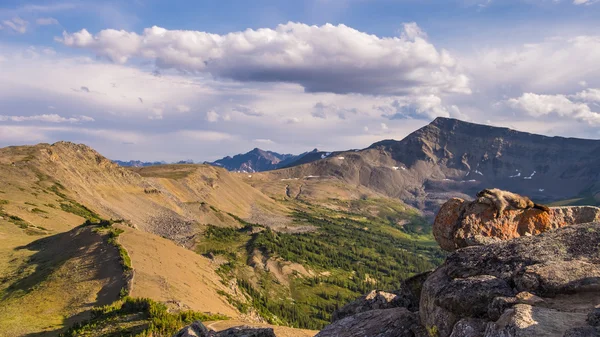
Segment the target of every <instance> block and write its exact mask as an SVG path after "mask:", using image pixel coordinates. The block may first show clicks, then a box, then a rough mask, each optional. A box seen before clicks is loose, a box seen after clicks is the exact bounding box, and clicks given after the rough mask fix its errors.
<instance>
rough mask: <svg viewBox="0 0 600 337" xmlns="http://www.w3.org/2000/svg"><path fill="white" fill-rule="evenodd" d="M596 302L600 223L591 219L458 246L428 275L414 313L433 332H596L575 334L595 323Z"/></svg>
mask: <svg viewBox="0 0 600 337" xmlns="http://www.w3.org/2000/svg"><path fill="white" fill-rule="evenodd" d="M599 304H600V224H599V223H590V224H581V225H573V226H568V227H564V228H560V229H558V230H555V231H550V232H547V233H544V234H541V235H538V236H529V237H521V238H519V239H516V240H511V241H503V242H498V243H494V244H490V245H486V246H475V247H468V248H464V249H460V250H457V251H456V252H454V253H452V254H451V255H450V256H448V258H447V259H446V262H445V263H444V264H443V265H442V266H441V267H439V268H438V269H437V270H436V271H434V272H433V273H432V274H431V275H430V276H429V277H428V278H427V281H426V282H425V284H424V285H423V290H422V293H421V301H420V308H419V314H420V318H421V324H423V325H424V326H425V328H426V329H427V330H428V331H430V332H431V333H432V334H433V335H435V336H438V337H447V336H451V335H452V336H462V335H463V334H462V332H458V330H460V331H470V336H480V337H511V336H515V337H517V336H550V337H552V336H556V337H563V336H567V333H568V334H569V336H593V335H575V333H583V332H586V331H587V332H589V331H592V330H595V328H594V329H591V330H590V327H591V324H590V322H594V324H595V322H597V318H596V317H597V316H596V315H597V310H596V309H595V307H596V305H599ZM588 317H589V319H588ZM483 327H485V329H484V328H483Z"/></svg>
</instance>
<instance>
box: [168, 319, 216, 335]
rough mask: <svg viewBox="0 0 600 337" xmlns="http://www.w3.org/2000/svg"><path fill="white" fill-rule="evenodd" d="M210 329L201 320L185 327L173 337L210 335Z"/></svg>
mask: <svg viewBox="0 0 600 337" xmlns="http://www.w3.org/2000/svg"><path fill="white" fill-rule="evenodd" d="M209 336H210V331H209V330H208V329H207V328H206V327H205V326H204V324H202V322H200V321H195V322H193V323H192V324H190V325H188V326H185V327H183V328H182V329H181V330H179V331H178V332H177V333H176V334H175V335H173V337H209Z"/></svg>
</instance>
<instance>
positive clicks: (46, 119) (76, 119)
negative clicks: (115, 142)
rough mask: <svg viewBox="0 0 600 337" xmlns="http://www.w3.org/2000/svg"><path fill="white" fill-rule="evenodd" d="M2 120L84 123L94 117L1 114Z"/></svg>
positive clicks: (92, 120) (0, 118) (91, 120)
mask: <svg viewBox="0 0 600 337" xmlns="http://www.w3.org/2000/svg"><path fill="white" fill-rule="evenodd" d="M0 122H48V123H82V122H94V119H93V118H92V117H88V116H83V115H80V116H74V117H62V116H60V115H57V114H47V115H46V114H44V115H34V116H7V115H0Z"/></svg>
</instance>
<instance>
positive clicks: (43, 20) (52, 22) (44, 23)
mask: <svg viewBox="0 0 600 337" xmlns="http://www.w3.org/2000/svg"><path fill="white" fill-rule="evenodd" d="M35 23H37V24H38V25H40V26H50V25H58V20H56V19H55V18H39V19H37V20H35Z"/></svg>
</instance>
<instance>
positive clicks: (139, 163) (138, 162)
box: [113, 160, 167, 167]
mask: <svg viewBox="0 0 600 337" xmlns="http://www.w3.org/2000/svg"><path fill="white" fill-rule="evenodd" d="M113 162H114V163H116V164H118V165H119V166H123V167H144V166H155V165H165V164H166V163H167V162H166V161H152V162H148V161H141V160H129V161H122V160H113Z"/></svg>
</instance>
